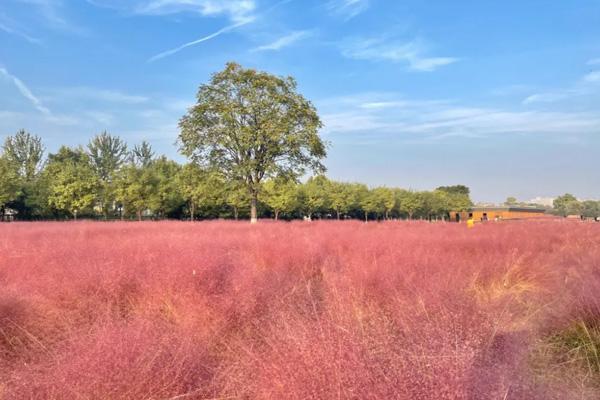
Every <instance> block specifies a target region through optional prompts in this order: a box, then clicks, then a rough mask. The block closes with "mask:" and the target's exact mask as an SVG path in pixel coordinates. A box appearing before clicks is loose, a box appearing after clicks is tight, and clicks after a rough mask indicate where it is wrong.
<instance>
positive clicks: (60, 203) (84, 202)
mask: <svg viewBox="0 0 600 400" xmlns="http://www.w3.org/2000/svg"><path fill="white" fill-rule="evenodd" d="M45 174H47V175H48V177H49V178H50V184H49V188H48V191H49V194H48V202H49V205H50V206H51V207H53V208H55V209H57V210H61V211H66V212H68V213H70V214H72V215H73V216H74V217H75V218H77V215H78V214H81V213H82V212H86V211H91V209H92V207H93V205H94V199H95V196H96V193H97V191H98V188H99V186H100V181H99V180H98V177H97V176H96V174H95V173H94V170H93V168H92V165H91V161H90V158H89V156H88V155H87V154H86V153H85V152H84V151H83V149H81V148H76V149H71V148H68V147H65V146H63V147H61V148H60V149H59V151H58V152H57V153H56V154H51V155H50V156H49V157H48V166H47V168H46V170H45Z"/></svg>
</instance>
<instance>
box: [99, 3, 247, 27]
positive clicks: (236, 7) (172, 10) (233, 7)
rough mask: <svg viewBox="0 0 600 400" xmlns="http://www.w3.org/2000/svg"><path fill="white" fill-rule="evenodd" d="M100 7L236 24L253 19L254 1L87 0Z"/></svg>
mask: <svg viewBox="0 0 600 400" xmlns="http://www.w3.org/2000/svg"><path fill="white" fill-rule="evenodd" d="M87 1H88V3H91V4H94V5H96V6H99V7H108V8H115V9H121V10H126V11H128V12H132V13H135V14H144V15H168V14H177V13H182V12H193V13H198V14H200V15H202V16H207V17H214V16H220V15H224V16H227V17H228V18H229V19H231V20H232V21H233V22H234V23H240V22H244V21H247V20H248V19H252V13H253V12H254V11H255V10H256V2H255V1H254V0H87Z"/></svg>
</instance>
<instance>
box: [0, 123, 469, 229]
mask: <svg viewBox="0 0 600 400" xmlns="http://www.w3.org/2000/svg"><path fill="white" fill-rule="evenodd" d="M249 204H250V194H249V193H248V190H247V188H246V187H244V185H240V184H239V183H236V182H235V181H233V180H230V179H228V178H227V176H224V175H223V174H222V173H219V172H217V171H215V170H210V169H207V168H202V167H200V166H199V165H198V164H196V163H193V162H190V163H188V164H184V165H181V164H178V163H177V162H175V161H173V160H169V159H168V158H166V157H165V156H156V155H155V153H154V151H153V150H152V148H151V146H150V145H149V144H148V143H147V142H142V143H141V144H139V145H136V146H134V147H133V148H128V146H127V144H126V143H125V142H124V141H123V140H122V139H121V138H119V137H118V136H113V135H110V134H108V133H106V132H104V133H102V134H99V135H97V136H95V137H94V138H92V140H90V142H89V143H88V145H87V146H86V147H85V148H84V147H67V146H63V147H61V148H60V149H59V150H58V151H57V152H56V153H52V154H48V155H47V157H46V156H45V148H44V145H43V143H42V140H41V138H40V137H38V136H35V135H31V134H30V133H28V132H25V131H23V130H22V131H20V132H18V133H17V134H15V135H13V136H10V137H8V138H7V139H6V141H5V142H4V145H3V146H2V152H1V153H0V214H2V215H7V214H10V215H11V218H14V219H18V220H57V219H58V220H61V219H72V218H82V217H85V218H97V219H117V218H123V219H145V218H153V219H165V218H173V219H213V218H236V219H237V218H247V217H248V216H249ZM471 205H472V203H471V200H470V198H469V188H467V187H466V186H463V185H456V186H447V187H440V188H437V189H436V190H433V191H421V192H416V191H411V190H405V189H400V188H390V187H375V188H370V187H368V186H367V185H365V184H362V183H346V182H337V181H333V180H330V179H328V178H327V177H325V176H324V175H316V176H313V177H311V178H309V179H308V180H307V181H306V182H304V183H299V182H297V181H296V180H295V179H284V178H275V179H268V180H265V181H264V182H263V183H262V184H261V187H260V191H259V203H258V213H259V216H260V217H262V218H275V219H295V218H331V219H337V218H339V219H346V218H355V219H389V218H404V219H415V218H418V219H425V218H426V219H443V218H446V217H447V215H448V212H449V211H450V210H464V209H467V208H468V207H470V206H471Z"/></svg>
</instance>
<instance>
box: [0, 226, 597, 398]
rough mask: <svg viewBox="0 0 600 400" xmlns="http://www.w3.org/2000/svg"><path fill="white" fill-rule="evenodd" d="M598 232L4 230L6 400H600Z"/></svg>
mask: <svg viewBox="0 0 600 400" xmlns="http://www.w3.org/2000/svg"><path fill="white" fill-rule="evenodd" d="M599 293H600V224H594V223H589V224H584V223H569V222H567V221H560V220H559V221H544V222H542V221H539V222H512V223H488V224H485V225H479V226H476V228H475V229H471V230H467V229H466V228H465V226H464V225H458V224H445V223H438V224H429V223H420V222H412V223H407V222H386V223H369V224H364V223H360V222H313V223H302V222H296V223H268V222H266V223H261V224H258V225H257V226H251V225H249V224H247V223H235V222H206V223H180V222H160V223H90V222H80V223H32V224H26V223H13V224H3V225H0V399H2V400H8V399H254V398H257V399H307V398H313V399H594V398H599V396H600V390H599V388H600V357H599V356H598V347H597V346H598V345H599V344H600V324H599V321H600V296H599Z"/></svg>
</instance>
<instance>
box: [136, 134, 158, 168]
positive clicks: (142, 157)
mask: <svg viewBox="0 0 600 400" xmlns="http://www.w3.org/2000/svg"><path fill="white" fill-rule="evenodd" d="M155 155H156V154H155V153H154V151H153V150H152V146H151V145H150V143H148V142H146V141H145V140H144V141H142V143H140V144H139V145H135V146H134V147H133V150H131V161H132V162H133V163H134V164H136V165H138V166H141V167H148V166H149V165H150V164H151V163H152V161H153V160H154V157H155Z"/></svg>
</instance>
